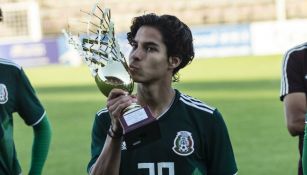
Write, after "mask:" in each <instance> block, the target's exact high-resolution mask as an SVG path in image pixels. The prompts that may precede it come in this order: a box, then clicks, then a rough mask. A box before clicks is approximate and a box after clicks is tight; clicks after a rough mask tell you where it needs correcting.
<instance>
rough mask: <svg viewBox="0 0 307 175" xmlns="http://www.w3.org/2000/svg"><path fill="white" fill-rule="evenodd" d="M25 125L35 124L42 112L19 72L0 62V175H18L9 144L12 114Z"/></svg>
mask: <svg viewBox="0 0 307 175" xmlns="http://www.w3.org/2000/svg"><path fill="white" fill-rule="evenodd" d="M14 112H18V114H19V116H21V117H22V119H23V120H24V121H25V123H26V124H27V125H30V126H34V125H36V124H38V123H39V122H40V121H41V120H42V118H43V117H44V115H45V110H44V108H43V106H42V105H41V103H40V102H39V100H38V98H37V97H36V95H35V92H34V89H33V88H32V86H31V84H30V82H29V80H28V78H27V77H26V75H25V73H24V71H23V70H22V68H21V67H20V66H19V65H17V64H15V63H14V62H12V61H10V60H6V59H1V58H0V174H1V175H2V174H3V175H4V174H5V175H17V174H20V173H21V168H20V166H19V163H18V160H17V156H16V151H15V145H14V141H13V115H12V114H13V113H14Z"/></svg>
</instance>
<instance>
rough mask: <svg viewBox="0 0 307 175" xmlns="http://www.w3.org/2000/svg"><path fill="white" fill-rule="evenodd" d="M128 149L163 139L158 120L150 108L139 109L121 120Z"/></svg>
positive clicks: (128, 113) (125, 114)
mask: <svg viewBox="0 0 307 175" xmlns="http://www.w3.org/2000/svg"><path fill="white" fill-rule="evenodd" d="M119 121H120V123H121V125H122V127H123V132H124V141H125V142H126V147H127V149H133V148H136V147H139V146H142V145H145V144H147V143H150V142H153V141H156V140H158V139H159V138H161V133H160V127H159V123H158V120H157V119H156V118H154V117H153V116H152V115H151V113H150V111H149V109H148V107H143V108H142V107H139V108H136V109H132V110H129V111H127V112H126V113H124V115H123V117H121V118H120V119H119Z"/></svg>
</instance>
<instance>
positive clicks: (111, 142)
mask: <svg viewBox="0 0 307 175" xmlns="http://www.w3.org/2000/svg"><path fill="white" fill-rule="evenodd" d="M121 143H122V138H115V139H114V138H111V137H110V136H109V135H108V136H107V138H106V142H105V145H104V147H103V149H102V151H101V154H100V155H99V157H98V159H97V161H96V163H95V164H94V166H93V169H92V171H91V175H98V174H99V175H113V174H114V175H115V174H116V175H118V174H119V166H120V155H121Z"/></svg>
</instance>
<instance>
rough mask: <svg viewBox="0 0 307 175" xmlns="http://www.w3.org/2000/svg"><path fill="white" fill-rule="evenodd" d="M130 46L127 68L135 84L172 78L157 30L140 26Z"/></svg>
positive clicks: (164, 46) (160, 36)
mask: <svg viewBox="0 0 307 175" xmlns="http://www.w3.org/2000/svg"><path fill="white" fill-rule="evenodd" d="M131 45H132V50H131V52H130V55H129V67H130V73H131V76H132V78H133V80H134V81H135V82H138V83H148V82H153V81H158V80H161V79H163V78H166V77H169V76H170V77H171V76H172V70H171V69H170V66H169V62H168V57H167V48H166V45H165V44H164V43H163V39H162V35H161V33H160V31H159V30H157V29H155V28H153V27H149V26H142V27H141V28H140V29H139V30H138V31H137V33H136V35H135V38H134V41H133V42H132V43H131Z"/></svg>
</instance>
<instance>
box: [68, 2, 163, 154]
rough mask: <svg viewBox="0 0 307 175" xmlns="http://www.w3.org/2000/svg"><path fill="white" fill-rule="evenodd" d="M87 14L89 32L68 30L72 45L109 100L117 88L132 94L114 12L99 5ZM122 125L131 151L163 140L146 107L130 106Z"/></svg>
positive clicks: (155, 122) (126, 110)
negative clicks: (73, 32) (112, 19)
mask: <svg viewBox="0 0 307 175" xmlns="http://www.w3.org/2000/svg"><path fill="white" fill-rule="evenodd" d="M83 12H84V11H83ZM84 13H85V14H87V17H88V18H87V19H86V21H85V22H80V24H83V25H85V26H86V27H85V28H86V32H78V33H77V34H76V35H74V34H72V32H71V31H70V29H68V31H65V30H64V35H65V36H66V38H67V39H68V42H69V44H70V45H72V46H73V47H74V48H75V49H76V50H77V51H78V52H79V54H80V56H81V57H82V59H83V60H84V62H85V63H86V64H87V65H88V67H89V69H90V71H91V73H92V76H93V77H94V78H95V82H96V84H97V86H98V88H99V90H100V91H101V93H103V94H104V95H105V96H106V97H107V96H108V95H109V93H110V91H111V90H112V89H113V88H120V89H123V90H126V91H127V92H128V93H129V94H131V93H132V91H133V87H134V83H133V80H132V78H131V76H130V74H129V70H128V64H127V62H126V59H125V57H124V55H123V54H122V52H121V51H120V47H119V44H118V42H117V40H116V38H115V33H114V23H113V22H112V21H111V13H110V9H101V8H100V7H99V5H98V3H96V4H95V5H94V7H93V9H92V11H91V12H89V13H88V12H84ZM78 28H80V25H78ZM120 124H121V126H122V128H123V133H124V141H125V142H126V146H127V149H129V148H133V147H136V146H140V145H143V144H145V143H147V142H150V141H154V140H157V139H159V138H160V129H159V125H158V121H157V120H156V119H155V118H154V117H153V116H152V114H151V112H150V110H149V108H148V107H146V106H144V107H141V106H140V105H138V104H132V105H131V106H129V107H127V108H126V109H125V110H124V111H123V115H122V117H120Z"/></svg>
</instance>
